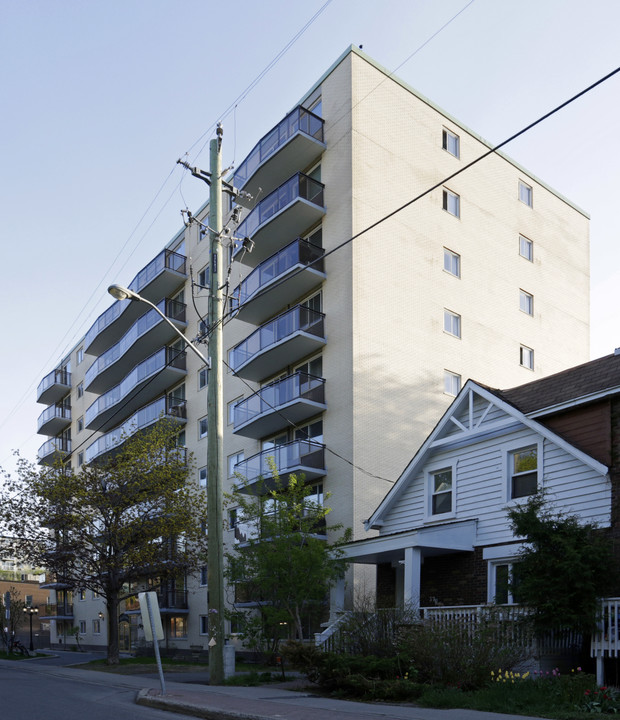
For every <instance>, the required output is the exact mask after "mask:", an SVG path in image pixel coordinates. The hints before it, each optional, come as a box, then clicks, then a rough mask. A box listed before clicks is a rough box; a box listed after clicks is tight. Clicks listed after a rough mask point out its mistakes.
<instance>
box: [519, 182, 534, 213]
mask: <svg viewBox="0 0 620 720" xmlns="http://www.w3.org/2000/svg"><path fill="white" fill-rule="evenodd" d="M532 192H533V191H532V186H531V185H527V184H526V183H524V182H523V181H522V180H519V200H521V202H522V203H524V204H525V205H527V206H528V207H532V204H533V196H532Z"/></svg>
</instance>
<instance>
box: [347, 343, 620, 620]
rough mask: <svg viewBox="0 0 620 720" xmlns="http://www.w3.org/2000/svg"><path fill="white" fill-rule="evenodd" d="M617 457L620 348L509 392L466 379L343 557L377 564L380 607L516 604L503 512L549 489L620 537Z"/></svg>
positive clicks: (552, 498)
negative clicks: (364, 534) (366, 532)
mask: <svg viewBox="0 0 620 720" xmlns="http://www.w3.org/2000/svg"><path fill="white" fill-rule="evenodd" d="M619 453H620V350H618V351H616V352H615V353H614V354H613V355H608V356H606V357H603V358H600V359H598V360H593V361H592V362H589V363H585V364H583V365H579V366H577V367H574V368H571V369H569V370H565V371H563V372H560V373H557V374H555V375H552V376H550V377H547V378H543V379H541V380H537V381H534V382H531V383H527V384H526V385H522V386H519V387H516V388H512V389H510V390H493V389H491V388H488V387H486V386H485V385H481V384H480V383H476V382H474V381H473V380H469V381H468V382H467V383H466V384H465V387H464V388H463V390H462V391H461V392H460V394H459V395H458V397H457V398H456V399H455V400H454V401H453V403H452V405H451V406H450V407H449V408H448V410H447V411H446V413H445V414H444V415H443V417H442V418H441V420H440V421H439V423H438V424H437V425H436V427H435V428H434V430H433V431H432V432H431V434H430V435H429V436H428V438H427V439H426V440H425V442H424V443H423V444H422V446H421V447H420V449H419V450H418V452H417V453H416V455H415V456H414V458H413V460H412V461H411V462H410V463H409V465H408V466H407V468H406V469H405V471H404V472H403V474H402V475H401V477H400V478H399V480H398V482H397V483H396V484H395V485H394V487H393V488H392V489H391V490H390V491H389V492H388V494H387V495H386V496H385V498H384V499H383V501H382V502H381V503H380V505H379V507H378V508H377V509H376V510H375V512H374V513H373V514H372V515H371V517H370V518H369V520H368V521H367V523H366V526H367V528H368V529H371V528H372V529H376V530H378V531H379V535H378V536H377V537H371V538H368V539H365V540H359V541H357V542H354V543H351V544H350V545H349V546H348V547H347V550H346V553H347V556H348V557H349V558H351V559H352V561H353V562H356V563H369V564H371V565H373V566H376V567H377V585H378V589H377V594H378V597H379V598H380V599H381V602H382V603H383V605H384V606H386V607H394V606H397V605H401V606H402V605H403V603H412V604H413V605H414V606H422V607H424V606H426V607H428V606H433V605H439V606H454V605H469V606H472V605H481V604H485V603H493V602H497V603H501V604H512V603H513V598H512V596H511V594H510V591H509V582H508V580H509V577H510V574H511V568H512V565H513V563H514V562H516V561H518V555H519V553H520V550H521V548H522V542H523V538H519V537H515V536H514V534H513V532H512V530H511V528H510V523H509V521H508V509H509V508H510V507H511V506H514V505H516V504H519V503H523V502H525V501H527V498H528V497H530V496H531V495H533V494H534V493H536V492H537V491H541V490H544V492H545V494H546V497H547V499H548V501H549V502H550V503H551V504H552V505H553V507H554V508H555V509H556V510H558V511H560V512H563V513H566V514H569V515H574V516H576V517H578V518H579V519H580V520H582V521H583V522H584V523H586V522H588V523H596V524H597V525H598V526H599V527H600V528H601V529H606V531H607V532H608V533H609V534H610V535H611V537H612V538H617V537H619V536H620V514H619V505H618V497H619V492H620V467H619V466H618V457H619ZM619 590H620V588H619ZM616 594H618V593H616ZM343 595H344V593H342V592H341V593H340V597H339V598H338V600H337V601H336V605H338V606H340V607H342V606H343V605H344V601H343ZM334 609H336V608H334Z"/></svg>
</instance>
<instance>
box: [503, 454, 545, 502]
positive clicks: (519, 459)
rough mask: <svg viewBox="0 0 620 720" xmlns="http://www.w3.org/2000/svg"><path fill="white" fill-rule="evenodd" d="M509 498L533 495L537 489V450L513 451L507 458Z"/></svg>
mask: <svg viewBox="0 0 620 720" xmlns="http://www.w3.org/2000/svg"><path fill="white" fill-rule="evenodd" d="M508 464H509V465H508V467H509V472H510V498H513V499H514V498H521V497H527V496H528V495H534V494H535V493H536V490H537V489H538V448H537V447H536V446H534V447H528V448H523V449H522V450H514V451H513V452H511V453H510V454H509V456H508Z"/></svg>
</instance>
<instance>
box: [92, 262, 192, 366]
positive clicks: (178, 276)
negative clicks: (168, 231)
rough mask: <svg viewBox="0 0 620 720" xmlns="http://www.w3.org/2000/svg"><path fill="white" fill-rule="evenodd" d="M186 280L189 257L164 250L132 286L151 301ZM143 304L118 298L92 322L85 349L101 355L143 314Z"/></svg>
mask: <svg viewBox="0 0 620 720" xmlns="http://www.w3.org/2000/svg"><path fill="white" fill-rule="evenodd" d="M186 279H187V270H186V257H185V255H179V253H175V252H172V250H163V251H162V252H160V253H159V255H157V256H156V257H155V258H154V259H153V260H151V262H150V263H149V264H148V265H146V266H145V267H144V268H142V270H140V272H139V273H138V274H137V275H136V277H135V278H134V279H133V280H132V281H131V284H130V285H129V289H130V290H133V291H134V292H136V293H139V294H140V295H142V296H143V297H145V298H146V299H147V300H150V301H151V302H157V301H158V300H159V299H160V298H162V297H167V296H168V295H171V294H172V293H173V292H174V291H175V290H176V289H177V288H178V287H179V285H180V284H181V283H183V282H184V281H185V280H186ZM145 307H146V306H145V305H144V303H139V302H135V301H132V300H117V301H116V302H115V303H114V305H111V306H110V307H109V308H108V309H107V310H106V311H105V312H103V313H102V314H101V315H100V316H99V317H98V318H97V319H96V320H95V322H94V323H93V325H92V326H91V328H90V330H89V331H88V332H87V333H86V337H85V338H84V350H85V352H88V353H90V354H91V355H100V354H101V353H102V352H104V350H106V349H107V348H108V347H110V345H112V344H113V343H115V342H117V341H118V340H119V339H120V338H121V336H122V335H123V333H124V332H125V331H126V330H127V329H128V328H129V327H130V326H131V324H132V323H133V322H135V321H136V320H137V319H138V318H139V317H140V315H143V314H144V308H145Z"/></svg>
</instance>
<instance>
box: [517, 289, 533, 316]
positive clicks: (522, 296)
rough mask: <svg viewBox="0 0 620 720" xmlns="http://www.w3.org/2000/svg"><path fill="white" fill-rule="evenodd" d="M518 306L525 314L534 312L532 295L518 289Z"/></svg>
mask: <svg viewBox="0 0 620 720" xmlns="http://www.w3.org/2000/svg"><path fill="white" fill-rule="evenodd" d="M519 308H520V310H521V312H524V313H525V314H526V315H533V314H534V296H533V295H530V293H528V292H525V290H519Z"/></svg>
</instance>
